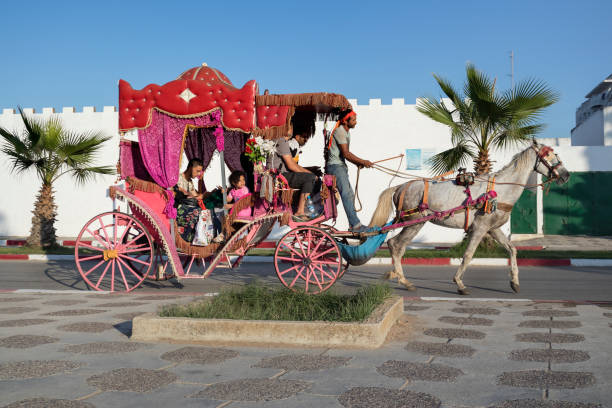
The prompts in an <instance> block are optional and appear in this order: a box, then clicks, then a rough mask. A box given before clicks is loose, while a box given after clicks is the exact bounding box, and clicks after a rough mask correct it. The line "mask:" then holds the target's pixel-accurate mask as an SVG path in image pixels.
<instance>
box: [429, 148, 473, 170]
mask: <svg viewBox="0 0 612 408" xmlns="http://www.w3.org/2000/svg"><path fill="white" fill-rule="evenodd" d="M474 157H475V155H474V152H473V149H471V148H470V147H469V146H468V145H467V144H458V145H456V146H455V147H452V148H450V149H448V150H444V151H443V152H440V153H438V154H435V155H433V156H431V158H430V159H429V160H428V162H427V164H428V165H429V166H431V171H432V172H433V173H434V174H435V175H438V174H443V173H446V172H447V171H451V170H455V169H457V168H459V167H461V166H466V165H467V163H468V162H469V161H470V159H472V158H474Z"/></svg>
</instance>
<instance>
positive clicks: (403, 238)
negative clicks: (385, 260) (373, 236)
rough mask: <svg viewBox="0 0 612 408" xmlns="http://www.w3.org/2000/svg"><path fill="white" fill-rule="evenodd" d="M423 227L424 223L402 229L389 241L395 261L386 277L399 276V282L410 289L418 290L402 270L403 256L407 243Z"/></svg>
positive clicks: (392, 257)
mask: <svg viewBox="0 0 612 408" xmlns="http://www.w3.org/2000/svg"><path fill="white" fill-rule="evenodd" d="M421 228H423V224H417V225H413V226H410V227H406V228H404V229H402V231H401V232H400V233H399V234H398V235H396V236H395V237H393V238H391V239H390V240H389V241H387V245H389V250H390V251H391V259H392V261H393V269H392V270H390V271H389V272H387V273H386V274H385V279H393V278H397V282H398V283H401V284H402V285H404V286H405V287H406V289H408V290H416V288H415V287H414V285H413V284H412V283H411V282H410V281H409V280H408V279H406V278H405V277H404V271H403V270H402V256H403V255H404V252H405V251H406V245H408V244H409V243H410V241H412V239H413V238H414V237H415V236H416V234H417V233H418V232H419V231H420V230H421Z"/></svg>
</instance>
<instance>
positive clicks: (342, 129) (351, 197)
mask: <svg viewBox="0 0 612 408" xmlns="http://www.w3.org/2000/svg"><path fill="white" fill-rule="evenodd" d="M356 125H357V114H356V113H355V112H354V111H352V110H351V111H348V112H344V113H342V114H341V115H340V120H339V121H338V122H337V123H336V126H335V128H334V130H333V131H332V133H331V136H330V138H329V141H328V142H327V145H326V149H325V173H327V174H331V175H333V176H336V187H337V188H338V191H339V192H340V197H341V198H342V205H343V206H344V212H345V213H346V216H347V218H348V222H349V225H350V230H351V231H352V232H366V231H367V230H368V228H367V227H366V226H365V225H363V224H362V223H361V220H360V219H359V217H357V211H356V210H355V193H354V192H353V187H352V186H351V182H350V180H349V176H348V167H347V165H346V161H347V160H348V161H350V162H351V163H353V164H354V165H356V166H357V167H360V168H361V167H372V165H373V164H374V163H372V162H371V161H369V160H365V159H361V158H359V157H357V156H356V155H354V154H353V153H351V151H350V150H349V146H350V144H351V134H350V129H353V128H355V126H356Z"/></svg>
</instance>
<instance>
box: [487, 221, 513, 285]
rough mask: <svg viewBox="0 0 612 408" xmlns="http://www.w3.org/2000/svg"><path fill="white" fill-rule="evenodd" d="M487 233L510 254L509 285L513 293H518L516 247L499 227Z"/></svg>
mask: <svg viewBox="0 0 612 408" xmlns="http://www.w3.org/2000/svg"><path fill="white" fill-rule="evenodd" d="M489 233H490V234H491V236H492V237H493V238H494V239H495V240H496V241H497V242H499V244H500V245H501V246H503V247H504V248H506V251H508V255H510V287H511V288H512V290H513V291H514V293H519V291H520V286H519V271H518V265H517V263H516V248H515V247H514V245H513V244H512V242H511V241H510V240H509V239H508V237H507V236H506V234H504V233H503V232H502V231H501V230H500V229H499V228H496V229H494V230H491V231H489Z"/></svg>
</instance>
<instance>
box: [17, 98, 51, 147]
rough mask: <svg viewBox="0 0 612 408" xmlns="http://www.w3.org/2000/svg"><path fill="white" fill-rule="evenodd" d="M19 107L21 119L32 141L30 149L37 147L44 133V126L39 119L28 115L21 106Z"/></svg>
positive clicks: (27, 135)
mask: <svg viewBox="0 0 612 408" xmlns="http://www.w3.org/2000/svg"><path fill="white" fill-rule="evenodd" d="M17 109H19V114H20V115H21V120H22V121H23V125H24V126H25V130H26V132H25V134H26V137H27V138H28V140H29V142H30V149H37V146H38V142H39V141H40V138H41V137H42V135H43V133H44V130H43V126H42V125H41V122H40V121H39V120H37V119H35V118H30V117H28V115H26V114H25V112H24V111H23V108H22V107H21V106H18V107H17Z"/></svg>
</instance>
